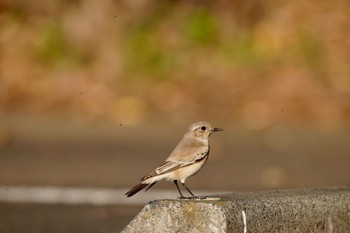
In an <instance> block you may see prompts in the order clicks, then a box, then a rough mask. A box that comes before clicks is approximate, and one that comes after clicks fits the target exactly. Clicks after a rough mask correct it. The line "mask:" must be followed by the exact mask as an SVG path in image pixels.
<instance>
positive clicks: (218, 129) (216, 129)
mask: <svg viewBox="0 0 350 233" xmlns="http://www.w3.org/2000/svg"><path fill="white" fill-rule="evenodd" d="M213 131H214V132H216V131H223V129H220V128H214V130H213Z"/></svg>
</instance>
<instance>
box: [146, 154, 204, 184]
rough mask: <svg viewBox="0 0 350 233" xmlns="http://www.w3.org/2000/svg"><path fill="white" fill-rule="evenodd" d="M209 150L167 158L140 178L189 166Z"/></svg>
mask: <svg viewBox="0 0 350 233" xmlns="http://www.w3.org/2000/svg"><path fill="white" fill-rule="evenodd" d="M208 152H209V150H205V151H202V152H200V153H198V154H195V155H194V156H188V157H184V158H183V159H181V160H167V161H165V162H164V163H163V164H162V165H161V166H159V167H158V168H156V169H155V170H154V171H152V172H150V173H149V174H148V175H146V176H144V177H143V178H142V179H141V180H142V181H143V180H147V179H149V178H151V177H155V176H159V175H163V174H165V173H169V172H172V171H175V170H177V169H179V168H181V167H186V166H189V165H191V164H193V163H195V162H198V161H200V160H202V159H203V158H205V157H206V156H207V155H208Z"/></svg>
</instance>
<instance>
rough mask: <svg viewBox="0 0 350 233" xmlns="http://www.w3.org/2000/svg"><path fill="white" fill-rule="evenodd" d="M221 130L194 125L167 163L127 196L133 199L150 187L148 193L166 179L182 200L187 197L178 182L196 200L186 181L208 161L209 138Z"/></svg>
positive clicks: (202, 122) (142, 180)
mask: <svg viewBox="0 0 350 233" xmlns="http://www.w3.org/2000/svg"><path fill="white" fill-rule="evenodd" d="M221 130H222V129H220V128H215V127H213V126H212V125H211V124H210V123H208V122H205V121H200V122H196V123H194V124H192V125H191V126H190V127H189V128H188V131H187V133H186V134H185V136H184V137H183V138H182V140H181V141H180V143H179V144H178V145H177V146H176V148H175V149H174V150H173V152H172V153H171V154H170V156H169V157H168V158H167V159H166V160H165V162H164V163H163V164H162V165H161V166H159V167H158V168H156V169H155V170H153V171H152V172H150V173H149V174H148V175H146V176H144V177H142V179H141V183H140V184H138V185H136V186H135V187H133V188H132V189H130V190H129V191H128V192H127V193H125V195H126V196H127V197H131V196H133V195H134V194H135V193H137V192H139V191H140V190H141V189H143V188H145V187H146V186H148V187H147V189H146V190H145V191H147V190H148V189H149V188H151V187H152V186H153V185H155V184H156V183H157V182H158V181H160V180H164V179H165V180H168V181H173V182H174V183H175V185H176V188H177V190H178V191H179V193H180V196H181V197H180V198H185V197H184V196H183V195H182V193H181V190H180V188H179V186H178V184H177V182H178V181H180V183H181V184H182V186H183V187H184V188H185V189H186V190H187V191H188V192H189V193H190V194H191V195H192V198H195V197H196V196H195V195H194V194H193V193H192V192H191V190H190V189H189V188H188V187H187V186H186V185H185V181H186V179H187V178H188V177H191V176H193V175H194V174H196V173H197V172H198V171H199V169H201V168H202V167H203V165H204V164H205V162H206V161H207V160H208V156H209V136H210V135H211V133H213V132H216V131H221Z"/></svg>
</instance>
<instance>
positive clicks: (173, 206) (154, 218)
mask: <svg viewBox="0 0 350 233" xmlns="http://www.w3.org/2000/svg"><path fill="white" fill-rule="evenodd" d="M209 198H211V199H209V200H180V199H165V200H155V201H151V202H149V203H148V204H147V205H146V206H145V207H144V208H143V209H142V210H141V211H140V212H139V214H138V215H136V216H135V218H134V219H133V220H132V221H131V222H130V223H129V224H128V225H127V226H126V227H125V228H124V230H123V231H122V232H124V233H128V232H144V231H147V227H149V228H148V229H149V230H151V229H153V230H155V229H156V228H154V227H155V225H156V224H157V223H160V222H161V223H162V224H163V223H164V221H165V220H166V224H165V225H164V224H163V225H161V224H160V225H159V226H160V228H158V230H159V231H162V232H167V229H168V230H169V229H170V227H171V230H169V231H168V232H174V231H181V232H186V231H187V232H189V231H191V232H200V230H199V229H198V228H197V230H196V228H193V227H191V226H188V225H191V224H192V225H195V224H196V225H197V226H198V225H199V226H200V224H201V222H200V221H199V222H198V221H196V220H193V219H192V218H194V219H196V218H197V219H198V216H200V218H201V219H200V220H204V221H206V222H207V223H210V221H212V220H213V219H215V218H212V216H207V215H205V214H204V215H200V214H201V212H206V213H210V214H212V215H213V216H214V214H218V213H219V214H220V213H222V214H223V217H220V220H219V221H220V223H216V225H220V226H222V227H221V228H220V229H219V228H215V229H216V230H214V229H212V231H211V232H231V231H233V230H234V231H236V230H239V231H242V230H243V229H244V227H245V226H244V225H245V224H244V217H243V216H245V215H248V223H247V226H246V227H248V228H249V227H251V229H254V227H257V226H259V225H263V224H264V219H266V221H271V222H268V224H266V229H269V230H279V231H280V232H288V231H282V230H283V229H282V230H281V226H278V225H279V224H278V218H283V219H282V220H283V221H284V222H286V221H289V219H288V218H287V219H286V216H284V215H288V214H289V212H288V210H287V211H283V210H281V209H282V208H283V205H285V206H286V207H288V208H292V207H291V205H292V204H290V205H286V203H289V202H291V201H294V203H300V204H297V205H296V208H297V210H295V212H293V211H294V210H293V211H292V214H293V215H296V216H298V215H302V214H303V213H302V212H303V211H305V210H303V209H307V208H313V207H312V206H313V205H317V203H318V199H320V203H323V204H322V205H325V204H327V201H328V202H329V201H332V202H334V201H337V200H338V199H339V200H340V199H341V200H343V201H344V198H345V201H346V198H349V204H348V205H346V206H345V207H344V208H345V210H347V211H348V212H347V213H342V214H343V217H342V219H340V220H339V219H338V220H337V221H338V222H339V221H341V224H342V229H343V230H344V227H345V228H346V229H347V227H349V228H350V223H349V224H348V225H346V224H345V225H344V223H343V222H344V221H346V220H348V222H350V186H344V187H332V188H314V189H296V190H275V191H262V192H248V193H243V192H234V193H232V194H226V195H223V194H222V195H220V194H219V195H215V196H209ZM215 198H216V199H217V198H221V199H220V200H212V199H215ZM305 200H306V202H305ZM314 201H316V204H315V203H313V202H314ZM274 202H276V203H274ZM273 204H276V205H277V207H278V208H279V209H280V210H278V209H277V210H276V209H275V211H276V213H270V212H269V211H270V210H269V208H271V205H272V206H273ZM338 204H339V203H338ZM338 204H337V205H336V206H331V205H325V206H326V208H331V209H329V210H327V211H329V216H332V214H333V215H334V212H336V211H338V212H339V211H341V208H342V206H341V205H338ZM303 205H304V206H303ZM305 205H307V207H305ZM201 206H202V207H201ZM249 206H253V207H249ZM247 207H248V209H247ZM189 208H190V209H193V210H194V211H195V212H191V213H190V214H188V209H189ZM252 208H255V210H257V211H255V210H254V211H255V213H253V212H252ZM298 208H299V210H298ZM272 210H274V209H272ZM152 211H153V212H152ZM196 211H197V212H196ZM298 211H299V212H298ZM308 211H316V212H317V211H320V210H318V209H317V208H316V209H315V208H314V209H313V210H308ZM151 212H152V213H151ZM184 213H187V214H184ZM195 213H197V214H195ZM301 213H302V214H301ZM271 214H276V216H273V215H271ZM316 214H317V213H316ZM174 216H177V217H178V218H177V220H176V218H174ZM310 216H312V214H311V215H310V214H309V215H305V216H302V217H310ZM344 216H345V217H344ZM217 217H218V216H217ZM217 217H216V218H217ZM259 217H261V218H262V219H259ZM274 217H275V218H277V223H276V219H273V218H274ZM344 218H345V220H344ZM316 220H317V221H318V222H316V224H318V226H316V227H311V226H306V227H304V230H305V229H308V230H310V231H311V232H317V231H318V230H319V229H323V230H326V229H328V230H329V231H327V232H333V230H334V229H337V228H334V227H333V225H334V224H333V222H332V218H330V217H328V218H325V216H323V217H322V218H320V219H316ZM179 221H182V222H179ZM291 221H292V219H291ZM306 221H307V220H306ZM304 222H305V219H304V220H302V221H299V222H296V223H299V224H301V223H304ZM185 223H186V224H187V225H186V224H185ZM287 223H288V222H287ZM312 223H313V222H312ZM152 224H153V225H152ZM181 224H182V225H181ZM274 224H275V226H274ZM320 224H321V225H320ZM322 224H323V225H322ZM280 225H281V224H280ZM282 225H283V224H282ZM137 226H139V227H137ZM140 226H141V227H142V228H140ZM184 226H185V228H184ZM152 227H153V228H152ZM261 227H263V226H261ZM286 227H287V226H286ZM288 227H290V228H291V226H288ZM282 228H283V227H282ZM138 229H139V230H138ZM179 229H180V230H179ZM183 230H184V231H183ZM207 230H209V228H208V229H207ZM293 230H294V231H295V232H302V231H303V227H302V226H295V227H294V228H293ZM330 230H332V231H330ZM266 232H267V231H266ZM324 232H326V231H324ZM334 232H337V231H334ZM348 232H350V229H349V230H348Z"/></svg>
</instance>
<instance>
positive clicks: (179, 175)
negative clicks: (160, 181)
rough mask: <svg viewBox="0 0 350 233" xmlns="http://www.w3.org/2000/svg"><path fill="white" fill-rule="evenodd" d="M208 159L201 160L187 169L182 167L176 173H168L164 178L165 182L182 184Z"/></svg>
mask: <svg viewBox="0 0 350 233" xmlns="http://www.w3.org/2000/svg"><path fill="white" fill-rule="evenodd" d="M207 159H208V157H206V158H205V159H203V160H202V161H200V162H198V163H195V164H193V165H190V166H187V167H183V168H180V169H178V170H176V171H173V172H170V173H169V174H168V176H167V177H164V178H165V179H166V180H170V181H173V180H180V181H181V183H184V182H185V180H186V179H187V178H188V177H191V176H193V175H194V174H196V173H197V172H198V171H199V170H200V169H201V168H202V167H203V165H204V164H205V162H206V161H207Z"/></svg>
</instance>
